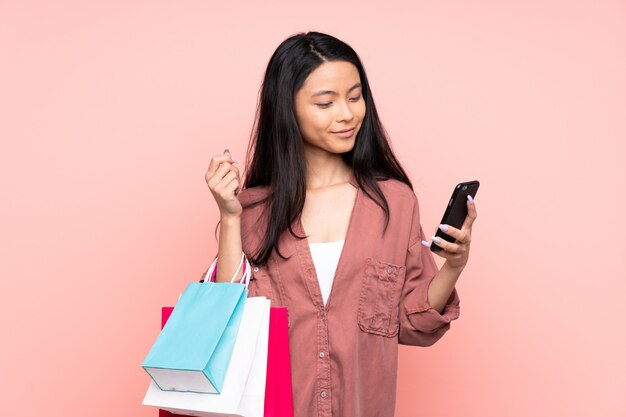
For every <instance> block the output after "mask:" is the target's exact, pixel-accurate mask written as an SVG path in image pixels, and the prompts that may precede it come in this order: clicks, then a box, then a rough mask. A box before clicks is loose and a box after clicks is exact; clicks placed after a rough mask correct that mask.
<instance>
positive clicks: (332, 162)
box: [306, 149, 352, 189]
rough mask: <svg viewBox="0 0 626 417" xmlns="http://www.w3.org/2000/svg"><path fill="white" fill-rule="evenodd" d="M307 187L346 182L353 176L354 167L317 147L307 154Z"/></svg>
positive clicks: (320, 186) (337, 155)
mask: <svg viewBox="0 0 626 417" xmlns="http://www.w3.org/2000/svg"><path fill="white" fill-rule="evenodd" d="M306 162H307V168H306V176H307V189H317V188H324V187H330V186H332V185H338V184H345V183H347V182H349V181H350V178H351V177H352V167H351V166H349V165H348V164H346V163H345V162H344V161H343V159H341V155H340V154H333V153H329V152H326V151H323V150H321V149H315V150H312V151H311V152H307V154H306Z"/></svg>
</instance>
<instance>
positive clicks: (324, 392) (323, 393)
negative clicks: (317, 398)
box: [320, 391, 328, 398]
mask: <svg viewBox="0 0 626 417" xmlns="http://www.w3.org/2000/svg"><path fill="white" fill-rule="evenodd" d="M320 395H321V396H322V398H326V397H327V396H328V394H327V393H326V391H322V392H320Z"/></svg>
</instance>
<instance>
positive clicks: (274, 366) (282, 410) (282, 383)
mask: <svg viewBox="0 0 626 417" xmlns="http://www.w3.org/2000/svg"><path fill="white" fill-rule="evenodd" d="M263 416H264V417H293V397H292V388H291V360H290V358H289V329H288V323H287V307H272V308H270V335H269V342H268V346H267V377H266V383H265V409H264V413H263Z"/></svg>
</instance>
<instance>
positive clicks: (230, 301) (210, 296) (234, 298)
mask: <svg viewBox="0 0 626 417" xmlns="http://www.w3.org/2000/svg"><path fill="white" fill-rule="evenodd" d="M242 261H243V257H242ZM216 262H217V257H216V259H215V260H214V261H213V264H212V265H211V267H212V268H213V267H214V266H215V263H216ZM246 262H247V260H246ZM240 267H241V265H240ZM238 271H239V269H238V270H237V271H236V272H235V274H234V275H233V279H234V277H235V276H236V275H237V272H238ZM245 278H246V277H245V275H244V277H242V281H244V280H245V284H244V285H241V284H239V283H235V282H233V280H232V279H231V282H229V283H224V282H218V283H213V282H203V283H198V282H191V283H189V284H188V285H187V288H186V289H185V291H184V292H183V294H182V295H181V297H180V299H179V300H178V302H177V303H176V306H175V307H174V310H173V311H172V314H171V316H170V317H169V320H168V321H167V323H166V325H165V326H164V327H163V329H162V330H161V332H160V334H159V336H158V337H157V339H156V341H155V342H154V344H153V345H152V348H151V349H150V351H149V352H148V355H147V356H146V358H145V359H144V361H143V363H142V365H141V366H142V367H143V368H144V369H145V370H146V372H147V373H148V374H149V375H150V377H151V378H152V380H153V382H154V383H155V384H156V385H157V387H158V388H159V389H161V390H165V391H182V392H197V393H220V392H221V390H222V387H223V384H224V379H225V377H226V371H227V369H228V365H229V363H230V359H231V355H232V351H233V348H234V344H235V339H236V337H237V333H238V330H239V325H240V322H241V319H242V316H243V311H244V307H245V304H246V300H247V296H248V289H247V286H248V281H249V279H245Z"/></svg>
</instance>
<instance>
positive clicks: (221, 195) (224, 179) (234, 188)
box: [204, 149, 243, 217]
mask: <svg viewBox="0 0 626 417" xmlns="http://www.w3.org/2000/svg"><path fill="white" fill-rule="evenodd" d="M233 162H234V161H233V159H232V158H231V156H230V152H229V151H228V149H225V150H224V153H223V154H222V155H215V156H214V157H213V158H211V162H210V163H209V168H208V170H207V172H206V175H205V176H204V178H205V180H206V183H207V185H208V186H209V189H210V190H211V193H212V194H213V197H214V198H215V201H216V202H217V206H218V207H219V209H220V215H221V216H222V217H223V216H238V217H239V216H241V212H242V211H243V208H242V207H241V203H240V202H239V199H238V198H237V194H238V193H239V191H240V190H239V185H240V184H239V183H240V181H241V180H240V178H239V168H237V167H236V166H235V165H233Z"/></svg>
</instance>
